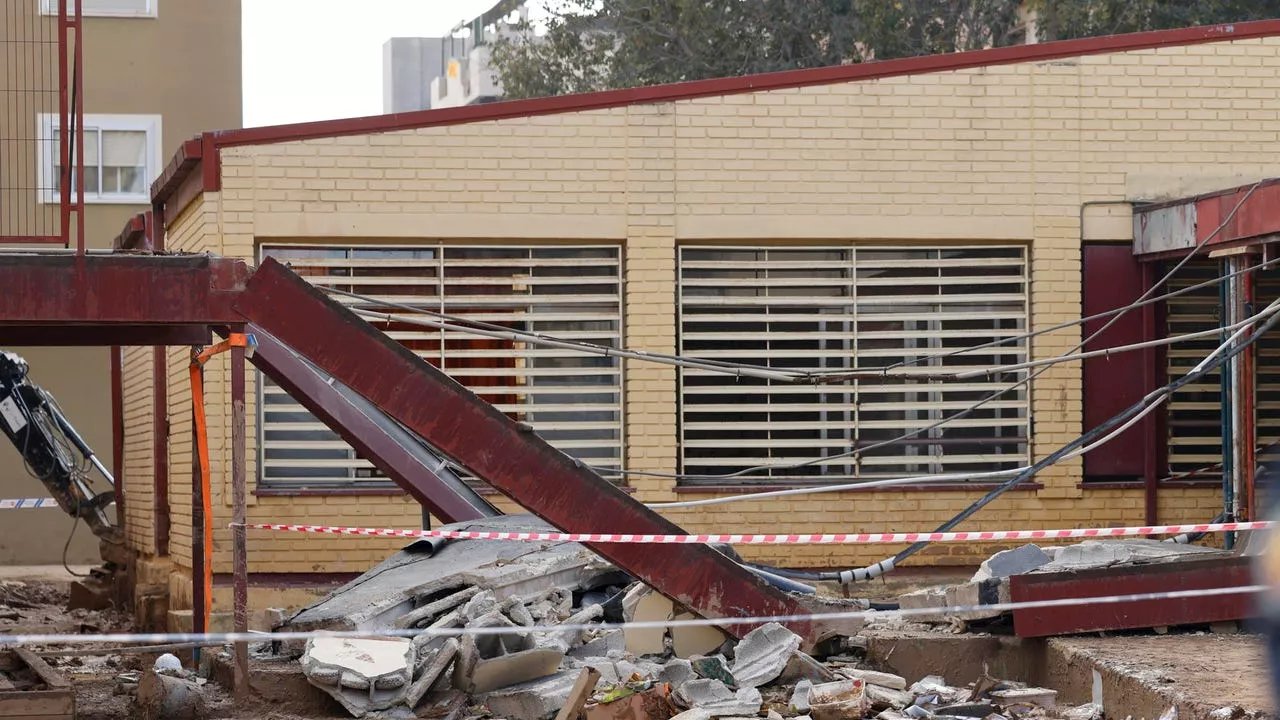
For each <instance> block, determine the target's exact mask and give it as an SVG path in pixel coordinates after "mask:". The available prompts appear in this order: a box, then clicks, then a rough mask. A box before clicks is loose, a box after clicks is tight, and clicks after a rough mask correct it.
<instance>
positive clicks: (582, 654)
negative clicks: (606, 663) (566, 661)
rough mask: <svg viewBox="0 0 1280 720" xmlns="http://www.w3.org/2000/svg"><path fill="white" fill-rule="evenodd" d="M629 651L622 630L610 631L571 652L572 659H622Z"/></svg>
mask: <svg viewBox="0 0 1280 720" xmlns="http://www.w3.org/2000/svg"><path fill="white" fill-rule="evenodd" d="M626 650H627V641H626V639H625V638H624V637H623V635H622V631H621V630H610V631H609V632H607V633H605V634H604V635H601V636H600V637H598V638H596V639H594V640H591V641H589V642H586V643H584V644H583V645H582V647H576V648H573V649H572V650H570V651H569V653H568V654H569V656H570V657H575V658H602V657H622V654H623V653H624V652H626Z"/></svg>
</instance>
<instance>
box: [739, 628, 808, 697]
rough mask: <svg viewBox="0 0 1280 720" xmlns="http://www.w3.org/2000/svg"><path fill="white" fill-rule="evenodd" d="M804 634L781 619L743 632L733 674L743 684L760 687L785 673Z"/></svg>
mask: <svg viewBox="0 0 1280 720" xmlns="http://www.w3.org/2000/svg"><path fill="white" fill-rule="evenodd" d="M800 643H801V638H800V636H799V635H796V634H795V633H793V632H791V631H790V630H788V629H786V628H785V627H783V626H781V625H779V624H778V623H768V624H767V625H762V626H760V627H758V628H756V629H755V630H752V631H751V632H749V633H747V634H746V635H745V636H743V638H742V640H741V641H740V642H739V643H738V647H737V650H735V654H734V660H733V677H734V679H735V680H737V682H738V685H739V686H740V687H760V686H761V685H764V684H766V683H769V682H772V681H774V680H776V679H777V678H778V676H779V675H781V674H782V671H783V669H784V668H786V666H787V663H788V662H789V661H790V660H791V654H792V653H794V652H795V651H796V650H798V649H799V648H800Z"/></svg>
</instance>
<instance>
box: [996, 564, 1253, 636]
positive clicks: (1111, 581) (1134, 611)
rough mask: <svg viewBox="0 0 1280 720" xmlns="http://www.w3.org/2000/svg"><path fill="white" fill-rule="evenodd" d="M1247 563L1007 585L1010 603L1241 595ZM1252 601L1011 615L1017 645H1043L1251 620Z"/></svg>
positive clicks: (1205, 599) (1029, 577) (1150, 603)
mask: <svg viewBox="0 0 1280 720" xmlns="http://www.w3.org/2000/svg"><path fill="white" fill-rule="evenodd" d="M1251 563H1252V558H1247V557H1236V556H1215V557H1213V558H1210V559H1205V560H1183V561H1174V562H1163V563H1154V564H1150V565H1127V566H1121V567H1109V568H1100V569H1096V570H1077V571H1072V572H1058V573H1044V574H1037V573H1030V574H1026V575H1014V576H1013V577H1011V578H1009V596H1010V600H1012V601H1013V602H1015V603H1021V602H1038V601H1044V600H1063V599H1068V598H1070V599H1076V598H1084V599H1087V598H1093V597H1106V596H1109V595H1142V594H1147V593H1163V592H1178V591H1184V590H1206V589H1217V588H1232V587H1247V586H1251V585H1253V584H1254V582H1253V575H1252V564H1251ZM1255 604H1256V598H1254V596H1253V595H1252V594H1249V593H1240V594H1232V595H1212V596H1196V597H1186V598H1174V599H1160V600H1139V601H1134V602H1124V603H1105V604H1101V603H1089V602H1082V603H1080V604H1079V605H1069V606H1066V607H1052V608H1031V609H1022V610H1014V611H1013V629H1014V632H1015V634H1017V636H1018V637H1047V636H1050V635H1069V634H1073V633H1083V632H1097V631H1100V630H1129V629H1134V628H1150V627H1161V626H1176V625H1201V624H1207V623H1213V622H1219V621H1225V620H1243V619H1246V618H1250V617H1253V616H1254V612H1255V610H1254V606H1255Z"/></svg>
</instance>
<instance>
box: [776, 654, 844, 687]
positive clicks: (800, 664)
mask: <svg viewBox="0 0 1280 720" xmlns="http://www.w3.org/2000/svg"><path fill="white" fill-rule="evenodd" d="M838 679H839V678H838V677H836V674H835V673H834V672H831V668H829V667H827V666H826V665H823V664H822V663H820V662H818V661H817V660H814V659H813V658H812V657H810V656H808V655H806V654H805V653H802V652H800V651H799V650H797V651H795V652H793V653H791V659H790V660H788V661H787V664H786V666H785V667H783V668H782V674H781V675H779V676H778V680H779V681H780V682H783V683H793V682H796V681H797V680H809V681H810V682H814V683H829V682H835V681H836V680H838Z"/></svg>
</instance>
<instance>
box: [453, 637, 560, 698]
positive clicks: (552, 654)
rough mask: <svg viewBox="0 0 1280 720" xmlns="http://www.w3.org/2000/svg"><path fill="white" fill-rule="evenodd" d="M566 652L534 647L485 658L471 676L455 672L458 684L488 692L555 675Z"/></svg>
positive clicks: (455, 682) (455, 681) (471, 689)
mask: <svg viewBox="0 0 1280 720" xmlns="http://www.w3.org/2000/svg"><path fill="white" fill-rule="evenodd" d="M563 659H564V653H562V652H560V651H559V650H556V649H555V648H534V649H532V650H521V651H518V652H514V653H510V654H507V655H499V656H498V657H494V658H489V659H484V658H481V659H480V660H479V661H478V662H477V663H476V665H475V667H474V668H473V669H472V671H471V677H470V678H469V679H461V680H460V679H459V678H458V677H457V676H456V675H455V676H454V684H455V685H457V686H458V687H459V688H461V689H463V690H467V691H468V692H472V693H485V692H489V691H491V690H497V689H498V688H502V687H508V686H511V685H518V684H520V683H523V682H528V681H530V680H537V679H538V678H544V677H547V676H550V675H554V674H555V673H556V671H558V670H559V669H560V661H561V660H563Z"/></svg>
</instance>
